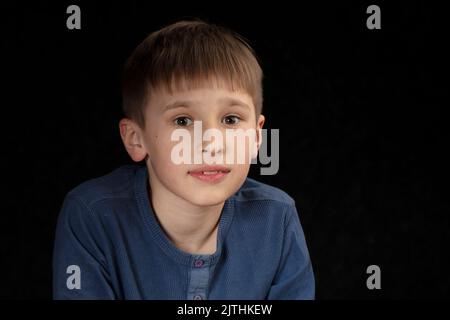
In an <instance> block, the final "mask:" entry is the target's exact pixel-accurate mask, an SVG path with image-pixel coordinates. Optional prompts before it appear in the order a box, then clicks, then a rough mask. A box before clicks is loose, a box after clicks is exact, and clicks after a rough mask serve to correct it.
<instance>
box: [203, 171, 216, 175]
mask: <svg viewBox="0 0 450 320" xmlns="http://www.w3.org/2000/svg"><path fill="white" fill-rule="evenodd" d="M216 173H217V171H203V174H205V175H211V174H216Z"/></svg>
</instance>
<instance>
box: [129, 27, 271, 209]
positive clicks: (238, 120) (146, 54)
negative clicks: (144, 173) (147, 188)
mask: <svg viewBox="0 0 450 320" xmlns="http://www.w3.org/2000/svg"><path fill="white" fill-rule="evenodd" d="M262 77H263V74H262V70H261V67H260V65H259V64H258V61H257V59H256V57H255V55H254V53H253V50H252V49H251V48H250V46H249V45H248V44H247V43H246V42H245V40H244V39H243V38H242V37H240V36H238V35H237V34H235V33H233V32H231V31H229V30H227V29H225V28H222V27H218V26H215V25H211V24H207V23H205V22H200V21H181V22H178V23H175V24H172V25H169V26H167V27H165V28H163V29H161V30H159V31H157V32H154V33H152V34H150V35H149V36H148V37H147V38H146V39H145V40H144V41H143V42H142V43H141V44H140V45H139V46H138V47H137V48H136V49H135V51H134V52H133V53H132V55H131V56H130V58H129V59H128V61H127V63H126V65H125V70H124V77H123V108H124V113H125V117H126V118H124V119H122V120H121V122H120V133H121V137H122V140H123V142H124V145H125V148H126V149H127V152H128V153H129V154H130V156H131V158H132V159H133V160H134V161H141V160H144V159H145V160H146V164H147V167H148V169H149V173H150V183H151V188H152V192H154V193H155V192H156V193H158V192H159V193H161V194H162V193H165V196H167V195H168V194H170V195H171V196H173V195H175V196H178V197H181V198H183V199H184V200H187V201H189V202H190V203H193V204H196V205H213V204H218V203H221V202H223V200H225V199H226V198H228V197H229V196H231V195H232V194H233V193H234V192H235V191H236V190H237V189H238V188H239V187H240V185H242V183H243V181H244V180H245V178H246V176H247V174H248V170H249V166H250V163H249V162H248V161H247V162H246V163H239V164H237V163H229V162H225V163H223V162H220V161H218V162H217V164H220V165H221V168H223V169H225V170H223V171H224V172H221V171H222V169H221V168H216V169H217V170H213V171H219V172H216V173H214V172H206V173H205V175H210V178H209V177H207V178H206V179H205V176H204V175H203V174H204V172H203V171H202V170H203V169H205V170H209V169H211V168H207V167H206V168H205V167H204V165H206V164H205V163H202V164H198V163H197V162H196V163H190V164H176V163H174V160H173V156H174V148H175V147H176V145H177V144H179V143H177V142H174V141H173V134H174V131H175V130H176V129H186V132H190V133H192V134H193V135H194V134H195V133H194V131H195V130H194V127H195V126H194V121H199V122H198V123H201V124H202V130H203V131H207V130H208V129H215V130H218V131H220V132H221V133H223V136H224V137H226V131H227V130H229V129H232V130H234V129H243V130H249V129H250V130H255V131H256V136H255V139H254V141H248V140H247V142H246V144H250V145H251V144H254V145H256V146H259V145H260V142H261V135H260V130H259V129H261V128H262V126H263V123H264V116H262V115H261V111H262V100H263V98H262ZM201 138H202V137H201ZM238 139H239V138H238ZM247 139H250V140H251V138H249V137H247ZM193 140H194V139H193ZM212 142H215V143H212ZM229 145H230V143H228V140H227V138H225V141H224V142H222V144H221V143H218V141H215V139H212V140H210V141H209V142H205V141H200V143H195V141H194V143H192V144H190V148H184V149H183V151H182V153H186V152H187V153H189V154H191V153H192V154H196V153H197V154H200V158H201V157H202V156H205V152H206V153H207V154H208V155H209V157H210V158H209V159H211V158H214V157H219V156H222V159H224V155H225V154H227V153H230V152H239V151H238V150H232V151H230V150H229ZM185 146H186V145H185ZM233 149H234V147H233ZM248 149H251V146H250V147H249V148H247V149H246V150H248ZM194 157H195V155H194ZM197 159H198V158H197ZM246 159H247V158H246ZM208 164H211V163H208ZM212 169H214V168H212ZM199 170H200V171H202V172H200V174H199V173H198V172H197V171H199ZM199 175H200V176H199ZM215 177H217V179H214V178H215ZM220 177H221V178H220ZM194 190H195V191H196V192H195V193H194V192H193V191H194ZM203 191H204V192H203Z"/></svg>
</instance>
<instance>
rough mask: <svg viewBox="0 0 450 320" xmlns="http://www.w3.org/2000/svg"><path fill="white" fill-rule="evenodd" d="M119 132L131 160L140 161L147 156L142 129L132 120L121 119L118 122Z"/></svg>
mask: <svg viewBox="0 0 450 320" xmlns="http://www.w3.org/2000/svg"><path fill="white" fill-rule="evenodd" d="M119 131H120V137H121V138H122V142H123V145H124V146H125V149H126V150H127V152H128V154H129V155H130V157H131V159H133V161H136V162H139V161H142V160H143V159H144V158H145V157H146V156H147V150H146V148H145V144H144V143H143V142H144V141H143V132H142V129H141V128H140V127H139V126H138V125H137V123H135V122H134V121H133V120H131V119H127V118H123V119H122V120H120V121H119Z"/></svg>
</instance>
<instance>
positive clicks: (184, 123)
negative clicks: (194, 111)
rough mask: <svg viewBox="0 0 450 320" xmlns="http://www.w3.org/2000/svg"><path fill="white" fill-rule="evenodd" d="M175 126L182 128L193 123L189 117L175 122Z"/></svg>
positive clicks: (179, 118)
mask: <svg viewBox="0 0 450 320" xmlns="http://www.w3.org/2000/svg"><path fill="white" fill-rule="evenodd" d="M173 122H174V123H175V125H177V126H180V127H186V126H188V125H190V124H191V123H192V120H191V119H189V118H188V117H178V118H176V119H175V120H174V121H173Z"/></svg>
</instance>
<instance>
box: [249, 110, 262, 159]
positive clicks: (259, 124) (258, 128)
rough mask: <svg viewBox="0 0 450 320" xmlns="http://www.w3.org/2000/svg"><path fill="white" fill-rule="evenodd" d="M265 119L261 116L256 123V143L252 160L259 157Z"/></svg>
mask: <svg viewBox="0 0 450 320" xmlns="http://www.w3.org/2000/svg"><path fill="white" fill-rule="evenodd" d="M264 121H265V118H264V116H263V115H262V114H261V115H259V118H258V121H257V122H256V141H255V142H256V143H255V144H254V145H253V146H252V151H251V158H252V160H254V159H256V158H257V157H258V151H259V148H260V147H261V144H262V127H263V125H264Z"/></svg>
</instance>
